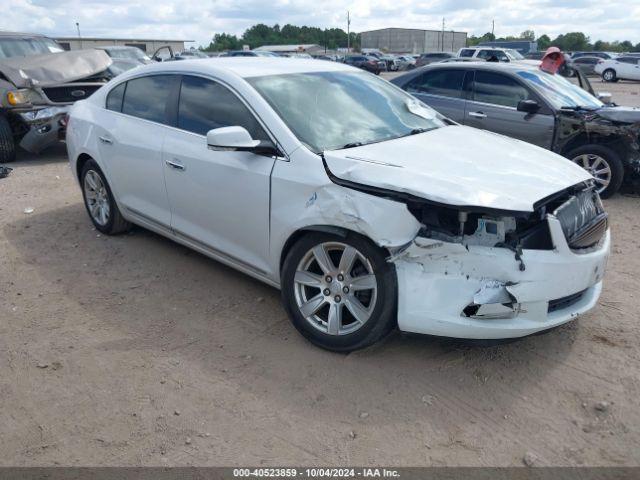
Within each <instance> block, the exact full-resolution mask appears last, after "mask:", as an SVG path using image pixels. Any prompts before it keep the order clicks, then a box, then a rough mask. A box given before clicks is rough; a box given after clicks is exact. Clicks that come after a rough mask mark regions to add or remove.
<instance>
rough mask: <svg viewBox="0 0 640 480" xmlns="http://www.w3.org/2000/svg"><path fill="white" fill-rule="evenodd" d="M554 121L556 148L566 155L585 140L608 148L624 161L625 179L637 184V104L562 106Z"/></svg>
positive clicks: (639, 140)
mask: <svg viewBox="0 0 640 480" xmlns="http://www.w3.org/2000/svg"><path fill="white" fill-rule="evenodd" d="M556 123H557V125H556V132H557V133H556V136H555V139H554V145H553V150H554V151H555V152H557V153H560V154H562V155H566V154H568V153H569V152H571V151H572V150H573V149H575V148H577V147H580V146H582V145H586V144H597V145H602V146H605V147H607V148H610V149H611V150H613V151H614V152H616V153H617V155H618V156H619V157H620V160H621V161H622V163H623V166H624V170H625V171H624V179H625V182H626V183H627V184H632V185H634V186H635V188H636V189H638V188H639V187H640V108H634V107H620V106H609V105H607V106H604V107H602V108H599V109H597V110H587V109H561V110H559V111H558V114H557V116H556Z"/></svg>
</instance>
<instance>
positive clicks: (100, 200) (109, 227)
mask: <svg viewBox="0 0 640 480" xmlns="http://www.w3.org/2000/svg"><path fill="white" fill-rule="evenodd" d="M80 186H81V187H82V197H83V198H84V206H85V207H86V209H87V213H88V214H89V218H90V219H91V222H92V223H93V225H94V226H95V227H96V230H98V231H100V232H102V233H104V234H106V235H117V234H119V233H123V232H126V231H127V230H129V229H130V228H131V223H130V222H128V221H127V220H125V219H124V217H123V216H122V214H121V213H120V209H119V208H118V205H117V204H116V201H115V199H114V197H113V193H112V192H111V187H109V183H108V182H107V179H106V177H105V176H104V173H102V170H100V167H99V166H98V164H97V163H96V161H95V160H93V159H91V160H88V161H87V163H85V164H84V166H83V167H82V173H81V174H80Z"/></svg>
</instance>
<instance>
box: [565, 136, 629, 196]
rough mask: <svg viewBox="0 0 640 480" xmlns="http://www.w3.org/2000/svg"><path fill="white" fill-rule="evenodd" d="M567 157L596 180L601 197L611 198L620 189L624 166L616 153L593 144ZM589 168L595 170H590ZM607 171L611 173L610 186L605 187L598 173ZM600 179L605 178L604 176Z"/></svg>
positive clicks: (577, 149)
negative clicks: (599, 179)
mask: <svg viewBox="0 0 640 480" xmlns="http://www.w3.org/2000/svg"><path fill="white" fill-rule="evenodd" d="M566 156H567V158H568V159H569V160H571V161H573V162H574V163H575V164H577V165H579V166H581V167H582V168H584V169H585V170H587V171H588V172H589V173H591V174H592V175H593V176H594V178H596V188H598V189H599V190H600V197H602V198H609V197H611V196H612V195H613V194H614V193H616V192H617V191H618V190H619V189H620V186H621V185H622V181H623V180H624V165H623V164H622V160H620V157H619V156H618V154H617V153H616V152H615V151H613V150H611V149H610V148H607V147H605V146H603V145H595V144H591V145H584V146H582V147H579V148H576V149H575V150H571V151H570V152H569V153H568V154H567V155H566ZM589 166H593V167H594V168H589ZM606 169H608V170H609V172H610V173H609V174H608V184H607V185H606V186H605V185H604V184H603V183H602V182H601V181H598V178H599V175H598V172H599V171H600V172H603V171H604V172H606ZM600 177H601V178H604V177H603V176H602V175H600Z"/></svg>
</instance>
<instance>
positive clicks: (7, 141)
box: [0, 115, 16, 163]
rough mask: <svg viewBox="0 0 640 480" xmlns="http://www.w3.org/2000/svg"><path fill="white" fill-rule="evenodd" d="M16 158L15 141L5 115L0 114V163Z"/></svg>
mask: <svg viewBox="0 0 640 480" xmlns="http://www.w3.org/2000/svg"><path fill="white" fill-rule="evenodd" d="M15 159H16V142H15V141H14V139H13V132H12V131H11V125H10V124H9V121H8V120H7V117H5V116H4V115H0V163H9V162H13V161H15Z"/></svg>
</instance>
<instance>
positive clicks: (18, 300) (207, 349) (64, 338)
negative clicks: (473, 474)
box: [0, 147, 640, 466]
mask: <svg viewBox="0 0 640 480" xmlns="http://www.w3.org/2000/svg"><path fill="white" fill-rule="evenodd" d="M12 166H13V167H14V168H15V170H14V171H13V173H12V174H11V175H10V176H9V177H7V178H5V179H0V405H2V408H0V429H1V430H0V431H1V434H0V465H3V466H8V465H19V466H33V465H38V466H43V465H94V466H95V465H226V466H232V465H234V466H235V465H238V466H246V465H337V466H347V465H362V466H366V465H389V466H421V465H436V466H437V465H456V466H458V465H462V466H468V465H474V466H510V465H522V464H523V458H524V457H525V455H526V456H527V458H528V459H530V460H531V462H533V463H534V464H536V465H611V466H613V465H616V466H618V465H625V466H630V465H640V449H639V448H638V445H640V374H639V373H640V325H639V323H640V322H639V320H640V315H639V314H638V297H639V296H640V289H639V287H640V275H638V271H639V270H640V259H639V257H638V248H639V246H640V222H639V218H640V215H639V214H638V205H639V203H640V199H639V198H636V197H631V196H622V195H618V196H616V197H615V198H613V199H611V200H608V201H607V202H606V207H607V209H608V210H609V212H610V215H611V225H612V230H613V244H614V246H613V252H612V257H611V259H610V262H609V267H608V274H607V276H606V281H605V288H604V292H603V295H602V298H601V300H600V302H599V305H598V307H597V308H596V309H595V310H594V311H593V312H592V313H590V314H588V315H585V316H584V317H582V318H580V319H579V320H577V321H574V322H572V323H570V324H568V325H566V326H563V327H561V328H560V329H558V330H555V331H553V332H551V333H548V334H545V335H541V336H534V337H530V338H526V339H523V340H521V341H517V342H515V343H511V344H508V345H503V346H496V347H490V348H479V347H471V346H468V345H464V344H460V343H457V342H453V341H448V340H442V339H435V338H429V337H406V336H402V335H399V334H394V335H392V336H391V337H390V338H389V339H388V340H387V341H385V342H384V343H382V344H380V345H377V346H375V347H373V348H370V349H368V350H365V351H361V352H357V353H353V354H350V355H340V354H332V353H328V352H325V351H322V350H319V349H318V348H315V347H313V346H311V345H310V344H309V343H307V342H306V341H305V340H303V339H302V338H301V337H300V335H298V334H297V333H296V331H295V330H294V328H293V327H292V326H291V325H290V324H289V321H288V320H287V318H286V316H285V313H284V311H283V309H282V308H281V306H280V299H279V293H278V292H277V291H276V290H274V289H272V288H270V287H267V286H265V285H262V284H260V283H259V282H257V281H255V280H252V279H251V278H249V277H247V276H244V275H242V274H240V273H237V272H235V271H233V270H231V269H229V268H227V267H225V266H223V265H221V264H219V263H217V262H215V261H212V260H209V259H207V258H205V257H203V256H201V255H199V254H197V253H194V252H191V251H189V250H187V249H186V248H184V247H181V246H178V245H176V244H174V243H172V242H170V241H169V240H166V239H164V238H162V237H160V236H158V235H155V234H153V233H150V232H148V231H145V230H142V229H139V228H138V229H135V230H133V231H132V232H131V233H130V234H126V235H123V236H118V237H107V236H104V235H99V234H97V232H96V231H95V230H94V229H93V228H92V226H91V224H90V222H89V219H88V217H87V214H86V212H85V210H84V207H83V206H82V203H81V194H80V190H79V188H78V186H77V185H76V184H75V183H74V180H73V179H72V176H71V173H70V172H69V169H68V166H67V163H66V157H65V151H64V148H63V147H61V148H57V149H54V150H51V151H49V152H47V153H46V154H43V155H41V156H38V157H35V158H34V157H29V156H26V155H22V156H21V157H20V158H19V161H18V162H16V163H15V164H14V165H12ZM30 209H33V212H31V213H25V212H29V211H30Z"/></svg>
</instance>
